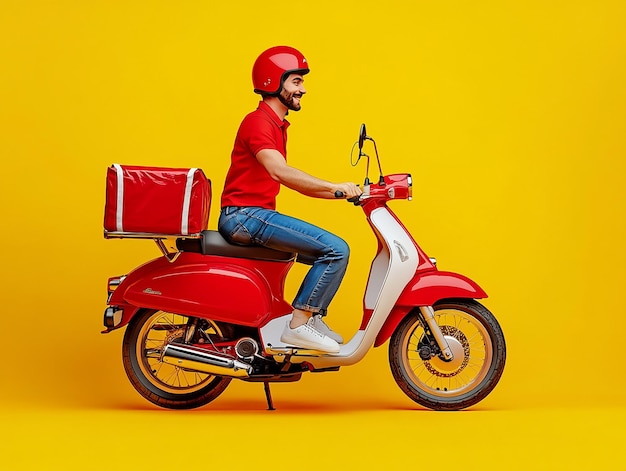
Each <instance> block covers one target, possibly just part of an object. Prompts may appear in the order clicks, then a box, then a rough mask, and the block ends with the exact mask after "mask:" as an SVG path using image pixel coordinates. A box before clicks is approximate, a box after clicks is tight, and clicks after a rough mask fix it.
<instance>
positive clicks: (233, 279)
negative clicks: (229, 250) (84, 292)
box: [110, 253, 293, 327]
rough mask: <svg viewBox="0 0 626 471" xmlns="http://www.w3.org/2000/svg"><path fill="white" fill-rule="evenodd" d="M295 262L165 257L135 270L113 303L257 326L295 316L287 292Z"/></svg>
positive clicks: (185, 254)
mask: <svg viewBox="0 0 626 471" xmlns="http://www.w3.org/2000/svg"><path fill="white" fill-rule="evenodd" d="M292 264H293V262H284V261H266V260H248V259H240V258H237V259H234V258H230V257H219V256H210V255H201V254H196V253H182V254H181V255H180V256H179V257H178V258H177V259H176V260H175V261H174V262H170V261H168V260H167V259H166V258H165V257H161V258H158V259H155V260H152V261H151V262H148V263H147V264H145V265H143V266H141V267H139V268H138V269H137V270H135V271H133V272H131V273H130V274H129V275H128V276H127V277H126V279H125V280H124V282H123V283H122V284H121V285H120V286H119V287H118V289H117V290H116V291H115V292H114V293H113V296H112V298H111V301H110V303H111V304H117V305H125V304H126V305H132V306H138V307H143V308H148V309H159V310H162V311H166V312H173V313H182V314H185V315H192V316H197V317H201V318H210V319H212V320H215V321H224V322H236V323H237V324H241V325H246V326H255V327H257V326H259V325H261V324H263V323H264V322H265V321H267V320H268V318H270V317H271V316H272V315H274V316H280V315H283V314H285V313H287V312H291V310H292V307H291V305H289V304H288V303H287V302H285V301H284V299H283V289H284V280H285V276H286V274H287V272H288V270H289V268H290V267H291V265H292ZM124 321H125V322H124V323H128V321H130V318H127V316H125V317H124ZM118 327H121V325H120V326H118Z"/></svg>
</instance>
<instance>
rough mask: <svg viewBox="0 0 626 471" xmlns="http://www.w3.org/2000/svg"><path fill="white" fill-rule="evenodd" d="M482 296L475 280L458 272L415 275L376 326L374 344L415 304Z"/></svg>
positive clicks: (483, 295) (378, 342) (387, 334)
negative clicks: (377, 330)
mask: <svg viewBox="0 0 626 471" xmlns="http://www.w3.org/2000/svg"><path fill="white" fill-rule="evenodd" d="M486 297H487V293H486V292H485V291H484V290H483V289H482V288H481V287H480V286H478V284H477V283H476V282H474V281H473V280H471V279H469V278H467V277H466V276H463V275H460V274H458V273H453V272H446V271H439V270H434V271H429V272H426V273H423V274H417V275H416V276H415V278H413V280H412V281H411V282H410V283H409V284H408V285H407V287H406V288H405V289H404V291H402V294H400V297H399V298H398V301H397V302H396V305H395V306H394V308H393V309H392V310H391V313H390V314H389V317H387V320H386V321H385V323H384V324H383V327H382V328H381V329H380V332H379V333H378V336H377V337H376V341H375V342H374V346H376V347H378V346H379V345H382V344H383V343H385V342H386V341H387V340H388V339H389V337H391V335H392V334H393V332H394V331H395V330H396V327H398V324H400V322H401V321H402V319H404V317H405V316H406V315H407V314H408V313H409V312H410V311H411V310H413V308H415V307H418V306H432V305H434V304H435V303H436V302H437V301H441V300H443V299H452V298H457V299H458V298H466V299H468V298H469V299H482V298H486Z"/></svg>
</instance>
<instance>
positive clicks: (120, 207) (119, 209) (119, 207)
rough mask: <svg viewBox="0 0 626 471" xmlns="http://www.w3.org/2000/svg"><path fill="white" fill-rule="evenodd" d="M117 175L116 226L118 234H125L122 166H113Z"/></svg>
mask: <svg viewBox="0 0 626 471" xmlns="http://www.w3.org/2000/svg"><path fill="white" fill-rule="evenodd" d="M113 168H114V169H115V172H116V173H117V204H116V210H115V226H116V228H117V231H118V232H124V227H123V225H122V217H123V215H124V170H122V166H121V165H120V164H113Z"/></svg>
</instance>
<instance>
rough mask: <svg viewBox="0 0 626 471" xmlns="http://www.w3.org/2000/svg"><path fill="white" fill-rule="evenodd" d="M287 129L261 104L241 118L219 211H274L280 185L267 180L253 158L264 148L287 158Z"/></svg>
mask: <svg viewBox="0 0 626 471" xmlns="http://www.w3.org/2000/svg"><path fill="white" fill-rule="evenodd" d="M288 127H289V121H287V120H281V119H280V118H279V117H278V116H277V115H276V113H274V110H272V108H270V107H269V105H267V104H266V103H265V102H263V101H261V102H260V103H259V107H258V108H257V109H256V110H255V111H253V112H252V113H250V114H248V115H247V116H246V117H245V118H244V119H243V121H242V122H241V125H240V126H239V131H237V137H236V138H235V145H234V147H233V152H232V154H231V156H230V169H229V170H228V174H227V175H226V181H225V182H224V191H223V192H222V208H223V207H225V206H260V207H262V208H266V209H276V195H278V191H279V190H280V183H278V182H277V181H275V180H273V179H272V178H271V177H270V175H269V173H267V171H266V170H265V168H264V167H263V166H262V165H261V164H260V162H259V161H258V160H257V158H256V155H257V154H258V153H259V152H260V151H262V150H264V149H275V150H277V151H278V152H280V153H281V154H282V155H283V157H285V159H287V128H288Z"/></svg>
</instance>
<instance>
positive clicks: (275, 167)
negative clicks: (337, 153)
mask: <svg viewBox="0 0 626 471" xmlns="http://www.w3.org/2000/svg"><path fill="white" fill-rule="evenodd" d="M256 158H257V160H258V161H259V162H260V163H261V165H263V167H264V168H265V170H267V172H268V173H269V175H270V177H272V179H274V180H275V181H277V182H279V183H280V184H282V185H285V186H286V187H288V188H291V189H292V190H296V191H297V192H299V193H302V194H303V195H307V196H313V197H316V198H328V199H330V198H335V191H341V192H342V193H343V194H344V195H345V197H346V198H352V197H354V196H358V195H360V194H361V190H360V189H359V187H358V186H356V185H355V184H354V183H351V182H345V183H332V182H329V181H326V180H322V179H320V178H317V177H314V176H313V175H309V174H308V173H306V172H303V171H302V170H299V169H297V168H295V167H291V166H289V165H287V162H286V161H285V158H284V157H283V156H282V155H281V153H280V152H278V151H277V150H274V149H264V150H261V151H259V152H258V153H257V154H256Z"/></svg>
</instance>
